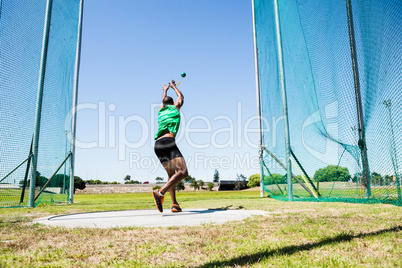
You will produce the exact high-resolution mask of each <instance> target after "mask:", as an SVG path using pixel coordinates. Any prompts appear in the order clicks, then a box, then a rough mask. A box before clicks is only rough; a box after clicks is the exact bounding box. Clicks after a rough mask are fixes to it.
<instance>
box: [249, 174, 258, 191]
mask: <svg viewBox="0 0 402 268" xmlns="http://www.w3.org/2000/svg"><path fill="white" fill-rule="evenodd" d="M247 186H248V187H249V188H253V187H258V186H260V174H254V175H251V176H250V177H249V178H248V183H247Z"/></svg>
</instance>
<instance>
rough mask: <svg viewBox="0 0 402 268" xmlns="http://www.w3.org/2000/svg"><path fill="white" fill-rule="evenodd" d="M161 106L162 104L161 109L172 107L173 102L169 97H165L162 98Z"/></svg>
mask: <svg viewBox="0 0 402 268" xmlns="http://www.w3.org/2000/svg"><path fill="white" fill-rule="evenodd" d="M162 104H163V107H166V105H173V104H174V102H173V99H172V98H171V97H169V96H166V97H164V98H163V100H162Z"/></svg>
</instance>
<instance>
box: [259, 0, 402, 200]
mask: <svg viewBox="0 0 402 268" xmlns="http://www.w3.org/2000/svg"><path fill="white" fill-rule="evenodd" d="M274 5H275V3H274V1H273V0H255V1H254V15H255V28H256V43H257V52H258V68H259V82H260V94H261V111H262V116H263V117H264V119H263V145H264V146H265V147H266V148H267V149H268V150H269V151H270V152H272V153H273V154H274V155H275V156H276V157H277V158H278V159H279V160H280V161H282V162H283V163H286V150H285V149H286V147H285V146H286V145H285V139H284V124H283V107H282V94H281V91H280V80H279V79H280V78H279V77H280V76H279V71H280V70H279V69H278V46H277V34H276V31H275V12H274V10H275V9H274ZM351 5H352V11H353V12H352V14H353V25H354V34H355V41H356V55H357V62H358V73H359V81H360V91H361V94H360V95H361V100H362V106H363V117H364V118H363V119H364V126H365V132H366V146H367V152H368V168H369V172H370V173H369V174H370V177H369V180H370V184H369V189H370V191H371V195H370V196H369V197H367V196H366V194H365V191H366V190H367V187H365V186H364V183H363V182H364V180H363V175H362V172H363V163H362V160H361V159H362V157H361V149H360V147H359V143H358V141H359V128H358V117H357V108H356V107H357V106H356V97H355V86H354V76H353V68H352V59H351V43H350V40H349V30H348V16H347V9H346V3H345V1H334V0H328V1H319V0H278V11H279V25H280V30H281V42H282V49H283V62H284V76H285V85H286V91H287V102H288V115H289V124H290V126H289V128H290V129H289V131H290V147H291V149H292V151H293V152H294V154H295V156H296V157H297V158H298V160H299V161H300V163H301V166H302V167H303V168H304V169H305V171H306V175H308V177H309V178H310V179H311V181H312V184H311V183H309V182H308V178H307V176H304V172H303V171H302V170H301V168H300V167H298V168H296V166H298V165H297V163H295V164H292V172H293V174H294V175H295V176H296V177H297V179H298V180H295V179H294V184H293V194H294V200H300V201H304V200H308V201H311V200H314V201H345V202H364V203H378V202H381V203H391V204H395V205H401V204H402V201H401V175H402V174H401V165H402V152H401V148H402V136H401V135H400V133H401V130H402V105H401V104H402V97H401V96H402V93H401V92H402V91H401V88H402V3H401V1H396V0H364V1H363V0H360V1H358V0H352V1H351ZM264 162H265V164H266V166H267V167H266V168H265V167H264V170H265V176H264V182H265V184H264V189H265V191H266V192H267V193H268V194H269V195H270V196H272V197H274V198H278V199H281V200H287V189H286V188H287V180H286V176H284V175H285V173H286V171H285V170H284V169H283V168H282V167H281V166H280V165H279V164H278V163H277V161H275V160H274V159H273V158H272V157H271V156H270V155H269V154H268V153H266V154H265V155H264ZM303 176H304V177H305V178H303ZM298 181H300V182H298ZM313 186H314V187H316V188H318V192H319V193H320V196H318V198H316V197H313V194H314V193H315V191H314V189H312V188H313ZM306 188H307V189H310V191H311V192H313V194H311V193H309V192H308V190H307V189H306Z"/></svg>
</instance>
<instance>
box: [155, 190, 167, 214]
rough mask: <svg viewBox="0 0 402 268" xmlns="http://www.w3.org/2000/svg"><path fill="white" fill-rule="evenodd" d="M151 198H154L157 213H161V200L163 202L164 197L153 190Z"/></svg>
mask: <svg viewBox="0 0 402 268" xmlns="http://www.w3.org/2000/svg"><path fill="white" fill-rule="evenodd" d="M152 196H153V197H154V201H155V205H156V207H157V208H158V210H159V212H160V213H162V212H163V206H162V205H163V200H165V197H164V196H163V195H162V194H161V193H160V192H159V191H158V190H154V191H152Z"/></svg>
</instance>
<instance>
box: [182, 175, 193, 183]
mask: <svg viewBox="0 0 402 268" xmlns="http://www.w3.org/2000/svg"><path fill="white" fill-rule="evenodd" d="M193 180H195V179H194V177H191V175H188V176H187V177H186V178H184V179H183V181H184V182H187V183H191V182H192V181H193Z"/></svg>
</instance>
